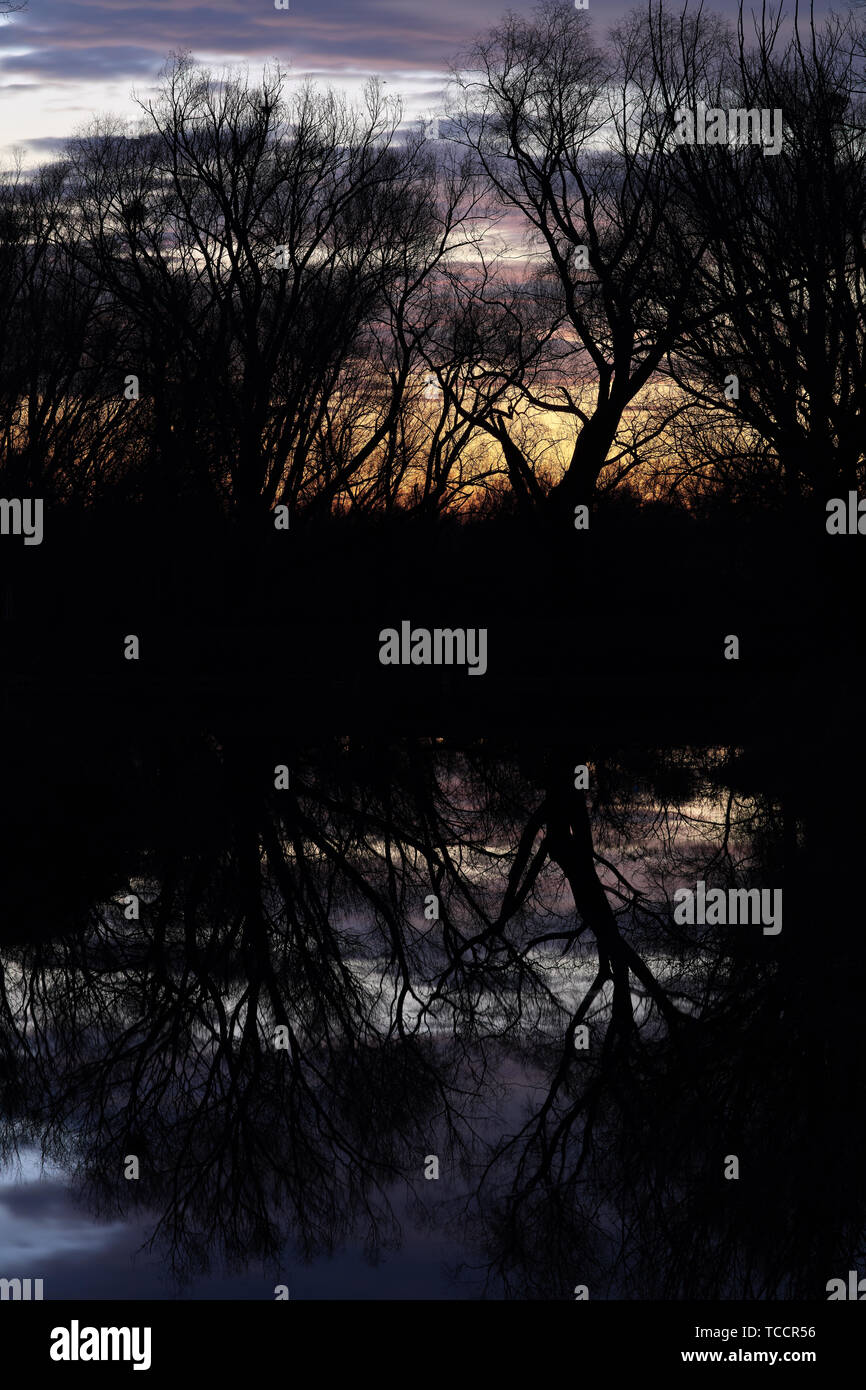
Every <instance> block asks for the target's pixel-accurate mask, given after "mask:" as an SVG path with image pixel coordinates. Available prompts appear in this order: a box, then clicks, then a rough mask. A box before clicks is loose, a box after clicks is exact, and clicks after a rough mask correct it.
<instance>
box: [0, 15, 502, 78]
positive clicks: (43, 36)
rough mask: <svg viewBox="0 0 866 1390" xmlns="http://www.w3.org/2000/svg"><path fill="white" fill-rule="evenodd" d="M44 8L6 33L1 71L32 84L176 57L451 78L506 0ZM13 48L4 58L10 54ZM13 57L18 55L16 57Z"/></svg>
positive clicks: (135, 70) (147, 71)
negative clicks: (460, 53)
mask: <svg viewBox="0 0 866 1390" xmlns="http://www.w3.org/2000/svg"><path fill="white" fill-rule="evenodd" d="M290 3H291V9H290V10H275V9H274V8H273V4H272V0H207V2H205V0H191V3H188V4H185V5H183V6H182V7H179V6H177V5H176V4H175V3H174V0H113V3H111V4H109V3H95V2H94V0H39V3H38V4H32V5H30V6H29V7H28V9H26V10H25V11H23V12H22V13H21V14H19V15H16V16H15V18H14V20H13V21H12V22H11V23H9V24H6V25H3V26H2V28H0V70H2V71H3V72H5V73H12V74H27V75H28V76H30V77H32V78H33V79H34V80H37V79H41V80H43V81H44V80H49V81H50V80H52V79H54V78H56V77H59V78H61V79H62V80H64V81H67V82H74V81H91V80H93V79H94V78H103V79H110V80H112V81H119V80H121V79H123V78H136V77H141V76H143V75H148V76H150V75H153V74H154V73H155V72H156V71H157V70H158V68H159V67H160V66H161V65H162V63H163V62H164V60H165V58H166V56H167V55H168V53H169V52H172V51H175V50H178V49H183V50H189V51H191V52H192V53H194V54H196V55H201V54H202V53H203V52H205V51H206V53H207V55H208V56H209V57H216V58H218V59H219V58H224V59H226V60H232V59H244V58H247V59H250V60H254V59H259V60H263V59H267V58H270V57H279V58H281V59H283V60H284V61H286V62H287V63H291V65H292V67H301V68H304V69H314V70H319V71H324V72H329V73H336V72H339V71H341V70H343V69H348V68H352V69H354V70H355V71H358V70H359V69H360V70H364V71H368V72H378V73H384V74H387V73H389V72H391V71H393V70H394V69H396V68H400V69H403V70H409V71H410V72H411V71H413V70H415V69H418V70H423V71H425V72H426V73H427V74H428V80H429V75H430V73H431V70H432V71H434V72H438V71H440V70H441V71H445V70H446V69H447V66H448V62H449V59H450V58H451V57H452V55H453V53H454V51H455V49H456V48H458V47H460V46H461V45H462V44H465V42H466V40H467V39H468V38H470V37H471V35H472V34H473V33H474V32H476V31H477V30H478V29H480V28H484V27H486V26H487V25H489V24H490V23H491V22H493V21H495V19H496V18H497V17H498V15H499V13H500V12H501V10H502V8H503V7H504V6H503V4H502V3H501V0H440V3H437V4H436V5H430V4H429V3H427V0H290ZM4 49H5V50H7V53H6V56H3V50H4ZM8 50H12V52H9V51H8Z"/></svg>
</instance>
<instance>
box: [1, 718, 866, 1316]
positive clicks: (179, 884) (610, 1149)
mask: <svg viewBox="0 0 866 1390" xmlns="http://www.w3.org/2000/svg"><path fill="white" fill-rule="evenodd" d="M34 756H38V757H42V758H44V760H45V763H46V768H48V767H51V766H54V767H55V768H56V767H57V766H58V765H59V764H58V763H57V762H56V761H54V762H53V763H52V757H54V756H55V755H53V754H52V751H51V750H50V749H47V750H44V751H43V753H42V754H39V755H34ZM76 757H78V758H80V759H81V760H82V763H86V768H87V773H88V775H87V776H82V772H83V768H82V767H76V766H75V759H76ZM282 765H285V766H287V767H288V768H289V779H288V781H289V785H288V787H287V788H282V787H281V788H280V789H278V788H277V787H276V786H275V780H276V781H285V778H280V777H279V776H276V777H275V769H276V768H277V767H279V766H282ZM63 766H64V768H65V777H64V779H63V780H64V781H65V782H66V784H67V785H70V786H71V785H78V786H81V785H88V786H90V787H91V788H92V789H93V790H92V793H91V794H90V795H89V797H87V798H85V799H84V800H82V799H81V797H79V798H77V799H72V798H70V797H69V795H68V794H67V793H65V792H64V788H63V786H62V785H58V781H57V778H56V777H54V778H52V776H50V775H47V772H46V775H45V776H44V778H43V780H42V781H41V782H40V781H38V780H37V781H36V783H35V785H38V786H40V787H41V789H42V794H41V797H40V798H39V801H38V804H36V802H34V803H33V805H32V807H30V810H29V811H28V801H27V797H28V793H27V792H26V790H24V789H23V787H22V794H21V797H20V798H19V800H18V802H17V805H18V807H19V816H18V817H17V819H16V821H15V822H14V825H13V824H10V825H9V826H8V827H5V831H6V832H7V833H5V834H4V838H3V844H4V847H3V852H2V853H3V864H2V885H3V898H4V901H3V912H2V923H3V927H2V940H3V964H4V972H3V981H4V987H3V994H2V998H0V1088H2V1114H3V1120H2V1128H0V1160H2V1161H4V1162H8V1161H10V1160H11V1159H12V1157H13V1156H14V1155H15V1154H16V1153H17V1152H20V1151H21V1150H22V1148H24V1149H25V1151H29V1150H28V1146H31V1148H32V1149H35V1150H38V1151H39V1152H41V1153H42V1154H43V1155H44V1156H45V1157H46V1159H47V1160H48V1161H49V1162H50V1163H51V1164H52V1165H54V1168H55V1170H56V1171H59V1172H62V1173H63V1174H64V1175H65V1180H66V1182H67V1184H68V1189H69V1192H70V1193H71V1194H72V1196H73V1197H74V1200H75V1202H76V1204H77V1206H78V1208H79V1212H81V1211H84V1212H86V1213H87V1215H88V1219H89V1220H91V1221H99V1222H108V1223H114V1227H113V1228H114V1229H117V1228H118V1223H127V1225H128V1226H129V1228H130V1229H131V1228H132V1227H133V1226H134V1227H135V1228H136V1230H140V1231H141V1233H142V1241H143V1242H144V1244H145V1247H146V1251H148V1252H149V1256H148V1258H150V1259H151V1260H153V1259H156V1260H157V1261H158V1262H159V1264H160V1266H161V1267H163V1268H164V1269H166V1270H167V1271H169V1272H170V1273H171V1275H172V1276H173V1278H174V1279H175V1280H176V1281H177V1283H178V1285H180V1286H184V1287H187V1288H188V1289H191V1290H192V1292H193V1293H194V1292H195V1291H196V1289H197V1288H201V1287H202V1285H201V1281H202V1280H203V1279H204V1278H205V1276H206V1275H207V1273H208V1271H212V1272H214V1271H216V1272H218V1274H219V1277H221V1278H222V1277H225V1275H226V1272H228V1275H230V1276H234V1277H235V1278H237V1279H241V1280H243V1278H244V1277H246V1274H247V1272H248V1271H252V1270H253V1269H255V1270H256V1273H255V1276H253V1275H252V1274H250V1275H249V1277H250V1279H253V1277H254V1278H255V1281H256V1282H255V1287H256V1288H257V1289H258V1288H259V1287H260V1286H261V1283H262V1274H261V1271H262V1270H264V1271H265V1281H266V1282H267V1277H268V1271H272V1273H273V1277H272V1279H271V1283H274V1282H278V1279H277V1275H278V1272H279V1270H280V1269H281V1268H283V1267H284V1265H285V1261H286V1258H287V1251H288V1252H291V1257H292V1258H296V1259H300V1260H303V1261H316V1260H317V1259H319V1258H320V1257H322V1256H323V1255H327V1254H332V1253H333V1252H336V1251H340V1250H342V1249H344V1248H345V1247H347V1246H348V1247H349V1248H350V1249H351V1250H354V1251H356V1252H363V1254H364V1255H365V1256H366V1257H367V1258H368V1259H370V1260H372V1261H375V1260H376V1259H377V1258H379V1257H380V1256H381V1255H382V1254H383V1253H384V1252H389V1251H391V1252H393V1251H396V1250H398V1249H399V1248H400V1245H401V1241H406V1240H407V1239H408V1242H409V1246H410V1247H411V1249H412V1250H413V1251H414V1252H415V1254H416V1255H417V1257H418V1260H419V1261H420V1265H419V1266H418V1268H420V1270H421V1271H422V1272H421V1273H420V1274H419V1275H418V1278H417V1281H416V1283H415V1284H414V1285H411V1286H412V1287H415V1288H417V1296H425V1294H427V1293H431V1292H434V1291H435V1292H437V1293H438V1292H440V1291H441V1273H440V1266H441V1264H442V1260H443V1256H444V1255H447V1257H448V1260H449V1261H450V1263H451V1264H452V1265H453V1266H454V1276H455V1278H456V1279H457V1281H458V1283H457V1286H456V1288H455V1290H454V1291H455V1292H463V1293H464V1294H465V1293H466V1292H471V1293H472V1294H476V1295H477V1293H479V1292H486V1293H487V1294H488V1295H489V1296H494V1297H498V1296H503V1295H504V1296H510V1297H555V1298H570V1297H572V1296H573V1293H572V1290H573V1289H574V1288H575V1286H576V1285H586V1286H587V1288H588V1291H589V1296H590V1297H591V1298H607V1297H638V1298H648V1297H665V1298H686V1297H690V1298H725V1297H747V1298H767V1297H823V1296H824V1287H825V1284H826V1281H827V1279H829V1278H830V1277H832V1276H833V1274H834V1272H836V1271H837V1269H847V1268H849V1267H850V1266H852V1262H853V1261H854V1258H855V1255H856V1253H857V1250H858V1249H859V1248H860V1246H861V1244H862V1230H863V1225H864V1204H863V1177H862V1174H861V1171H860V1164H859V1157H858V1155H859V1152H860V1150H861V1148H862V1140H863V1137H864V1136H863V1133H862V1130H863V1120H862V1118H861V1115H862V1106H861V1104H860V1102H859V1097H860V1094H861V1092H862V1085H863V1079H864V1062H866V1058H864V1055H863V1044H862V1042H861V1040H860V1032H859V1007H858V1006H857V1005H856V1004H855V1002H854V1000H855V988H856V983H855V982H857V983H858V982H859V980H860V978H861V964H862V962H861V956H862V952H863V947H862V942H861V934H860V933H859V932H858V931H857V929H856V925H855V919H854V917H853V909H854V900H853V893H852V891H851V888H850V885H849V883H848V882H847V881H846V878H845V875H844V873H842V872H840V865H842V866H845V865H848V864H850V863H851V862H856V859H854V847H855V843H856V841H857V838H858V826H857V824H856V823H854V822H852V820H851V818H850V816H849V815H846V814H845V813H844V812H843V809H842V807H843V806H844V805H845V802H844V800H843V799H842V796H841V793H842V789H843V783H844V782H845V779H850V778H851V777H852V776H855V775H856V771H857V770H856V769H854V768H852V767H851V765H850V764H849V765H848V766H847V767H846V768H845V770H844V772H839V771H834V765H833V764H832V762H831V761H829V760H828V761H827V762H826V763H824V764H821V763H816V762H815V761H814V760H813V763H812V766H813V767H815V766H821V767H822V772H821V791H820V794H818V792H817V790H816V788H815V787H810V786H809V785H808V779H803V780H802V781H798V778H797V770H796V768H795V767H793V766H792V764H791V763H790V762H788V761H787V760H786V759H785V758H784V757H781V756H779V755H778V754H776V753H774V751H773V750H772V749H769V748H761V749H750V750H743V749H727V748H716V749H706V748H704V749H696V748H689V749H661V750H656V751H654V752H652V753H648V752H647V750H645V749H644V750H641V751H640V752H636V751H634V750H628V749H626V750H616V749H611V748H609V747H607V748H600V747H599V748H590V747H576V746H575V747H565V746H558V747H545V746H543V745H541V744H539V743H538V742H537V741H536V742H532V741H530V740H524V741H522V742H519V743H511V744H505V743H493V742H490V741H478V742H475V743H468V744H466V745H465V746H456V745H453V744H450V743H447V742H445V741H437V740H421V739H417V740H408V739H405V740H400V741H394V742H391V743H388V742H387V741H384V740H375V741H374V740H369V741H366V742H365V741H364V740H358V741H355V740H350V739H335V740H334V741H333V742H330V743H325V742H322V743H319V744H317V745H316V746H309V747H295V748H293V749H292V751H291V753H290V754H287V752H286V747H285V744H282V743H279V742H277V741H273V740H268V739H266V738H262V739H261V740H259V741H249V740H247V741H244V742H232V741H229V740H226V739H222V738H218V737H216V736H214V735H207V736H202V737H200V738H198V739H193V738H186V737H185V738H184V739H182V740H181V739H179V740H178V742H177V744H176V745H174V746H172V747H168V748H166V747H164V746H163V747H160V748H144V747H137V748H132V747H125V746H118V745H115V746H106V747H101V748H96V747H93V746H87V747H83V748H80V749H79V750H78V751H77V753H76V754H73V755H72V756H71V757H70V755H69V754H68V753H67V755H66V757H65V759H64V762H63ZM582 766H585V767H586V768H587V778H586V780H587V781H588V790H586V791H584V790H583V789H582V788H581V787H580V785H579V784H580V782H581V781H582V780H583V779H582V776H581V774H580V772H579V769H580V768H581V767H582ZM94 767H98V768H99V769H100V775H99V778H98V780H97V778H95V776H94V774H93V769H94ZM6 771H7V774H8V773H9V772H10V769H9V767H7V768H6ZM39 771H40V769H39V768H36V769H34V768H33V765H32V760H31V761H30V762H28V767H27V786H28V787H31V788H32V787H33V785H34V780H33V779H34V773H35V774H36V775H37V779H38V773H39ZM43 771H45V769H43ZM76 779H78V780H77V782H76ZM576 784H578V785H576ZM30 796H31V800H32V792H31V793H30ZM13 800H14V798H13ZM29 817H30V819H29ZM37 817H38V818H39V823H40V824H43V825H48V826H50V827H51V831H50V836H49V838H48V839H47V840H46V837H45V834H44V833H43V834H42V836H41V837H40V838H39V839H38V840H37V839H36V838H35V837H34V835H33V827H34V825H35V823H36V820H37ZM698 881H702V882H705V883H706V885H707V889H708V890H709V889H711V888H713V887H718V888H722V889H725V890H728V889H734V888H762V887H766V888H773V889H781V890H782V892H783V895H784V927H783V930H782V931H781V932H780V933H779V934H778V935H769V934H765V933H764V932H763V931H762V928H761V925H760V924H755V923H746V924H742V925H727V924H724V923H713V922H710V923H708V924H707V923H704V924H697V923H696V924H688V923H682V922H678V921H677V920H676V917H675V912H674V894H675V892H676V890H677V889H679V888H681V887H683V886H689V885H691V887H692V888H694V887H695V884H696V883H697V882H698ZM276 1042H280V1043H282V1044H283V1045H282V1046H279V1047H278V1046H276V1045H275V1043H276ZM130 1155H135V1156H136V1158H137V1159H138V1163H139V1167H140V1177H139V1178H138V1179H137V1180H135V1179H132V1180H130V1179H127V1178H125V1177H124V1170H125V1168H127V1167H128V1162H127V1160H128V1157H129V1156H130ZM731 1156H734V1157H736V1159H737V1162H738V1165H739V1177H737V1178H736V1179H732V1178H731V1177H726V1176H725V1173H726V1169H727V1170H729V1169H730V1163H729V1160H730V1158H731ZM433 1158H435V1159H436V1161H437V1164H438V1174H439V1176H438V1178H435V1179H434V1178H432V1177H431V1176H430V1173H431V1169H433V1170H435V1168H436V1164H432V1165H431V1159H433ZM425 1174H426V1176H425ZM51 1181H52V1182H54V1183H56V1177H55V1178H52V1179H51ZM0 1205H2V1202H0ZM63 1219H64V1220H65V1219H68V1214H67V1215H66V1216H65V1217H64V1218H63ZM425 1251H426V1252H427V1255H426V1258H428V1259H429V1266H428V1269H427V1272H426V1274H425V1273H424V1272H423V1269H424V1259H425ZM82 1258H83V1255H82ZM395 1258H397V1257H395ZM329 1268H330V1271H331V1272H330V1274H329V1275H328V1276H326V1277H324V1281H323V1287H322V1289H321V1292H322V1293H324V1294H325V1296H327V1293H328V1292H330V1294H332V1295H333V1296H341V1294H342V1293H344V1292H345V1289H346V1284H345V1282H343V1281H344V1280H345V1279H346V1278H348V1277H349V1276H348V1275H347V1274H346V1269H347V1266H346V1265H345V1264H343V1265H342V1266H341V1265H333V1266H330V1267H329ZM416 1273H417V1270H416ZM214 1277H216V1274H214ZM353 1277H354V1276H353ZM147 1296H154V1291H153V1289H152V1288H150V1287H148V1292H147ZM256 1296H259V1295H258V1294H257V1295H256ZM265 1296H268V1294H267V1292H266V1293H265Z"/></svg>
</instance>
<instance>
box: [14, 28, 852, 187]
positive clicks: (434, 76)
mask: <svg viewBox="0 0 866 1390" xmlns="http://www.w3.org/2000/svg"><path fill="white" fill-rule="evenodd" d="M588 3H589V9H590V15H591V16H592V18H593V19H594V20H596V22H597V23H598V25H599V27H600V28H601V29H604V28H605V27H606V26H607V25H608V24H609V23H612V22H614V21H615V20H616V19H617V18H619V16H620V15H621V14H622V13H624V12H625V11H626V10H628V9H630V8H631V7H632V4H631V0H588ZM677 3H678V0H677ZM844 3H845V0H841V5H842V7H844ZM0 4H2V0H0ZM289 4H290V9H288V10H277V9H275V8H274V0H27V3H26V8H25V9H24V10H22V11H21V12H19V13H16V14H13V15H11V16H10V17H8V18H5V19H0V165H2V164H6V163H7V162H8V160H9V158H10V155H11V153H12V151H13V150H14V149H16V148H19V149H23V150H24V152H25V155H26V157H27V162H32V161H33V160H39V159H44V158H51V157H54V156H55V155H57V154H58V153H60V151H61V150H62V147H63V141H64V138H65V137H68V136H69V135H71V134H73V133H74V132H76V131H77V130H80V129H82V128H83V127H85V126H86V125H87V124H88V122H89V120H90V119H91V118H92V116H93V114H94V113H100V114H103V115H107V114H112V115H118V116H121V117H134V116H135V115H136V107H135V103H134V101H133V99H132V96H131V92H132V90H133V88H134V89H135V90H136V92H137V93H138V95H139V96H140V97H143V98H147V97H148V96H150V95H151V94H152V91H153V89H154V86H155V85H156V82H157V78H158V74H159V71H160V68H161V67H162V66H163V64H164V63H165V61H166V59H167V57H168V56H169V54H170V53H172V52H178V51H188V52H191V53H192V54H193V56H194V57H195V58H196V59H197V60H199V61H201V62H203V63H206V64H207V65H209V66H211V67H215V68H217V69H221V68H223V67H224V66H225V65H226V64H230V65H233V64H237V63H248V64H249V65H250V68H251V69H252V70H253V71H255V70H256V69H260V68H261V66H262V64H263V63H265V62H267V61H268V60H272V59H274V58H276V59H279V61H280V62H281V63H282V64H283V66H285V67H286V68H287V69H288V70H289V72H290V73H291V74H292V75H293V76H296V77H298V78H299V79H300V78H302V77H305V76H314V77H315V78H316V79H318V80H319V81H321V82H323V83H332V84H334V85H336V86H340V87H342V88H344V89H346V90H348V91H349V92H352V91H357V90H358V89H359V88H360V86H361V85H362V84H363V82H364V80H365V79H366V78H367V77H369V76H370V75H371V74H376V75H379V76H381V77H382V78H383V79H384V80H385V81H386V82H387V83H388V85H389V87H390V88H391V90H392V91H396V92H399V93H400V94H401V95H402V96H403V98H404V103H405V109H406V112H407V116H408V117H410V118H411V117H416V118H420V117H429V116H431V115H434V114H435V113H436V110H437V107H439V105H440V104H441V101H442V96H443V91H444V83H445V80H446V75H447V71H448V65H449V62H450V60H451V59H452V58H454V57H455V55H457V54H459V53H460V51H461V50H462V49H465V48H466V47H467V46H468V44H469V43H470V42H471V40H472V38H473V37H474V36H475V35H476V34H478V33H481V32H484V30H486V29H487V28H489V27H490V26H491V25H492V24H494V23H495V22H496V20H497V19H498V18H499V17H500V16H501V14H502V13H503V11H504V10H506V9H508V8H509V7H510V8H513V9H515V10H520V9H522V8H526V9H527V10H529V9H531V0H525V4H524V3H521V0H510V6H509V0H289ZM733 5H734V0H717V3H716V4H715V5H711V6H709V7H710V8H717V9H727V10H729V11H732V8H733Z"/></svg>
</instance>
